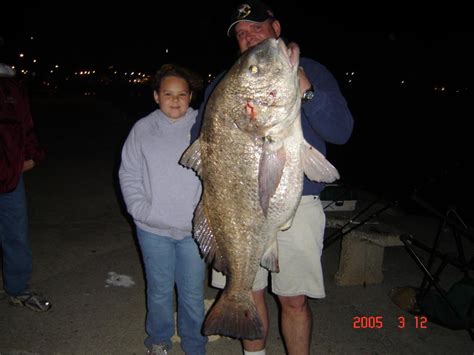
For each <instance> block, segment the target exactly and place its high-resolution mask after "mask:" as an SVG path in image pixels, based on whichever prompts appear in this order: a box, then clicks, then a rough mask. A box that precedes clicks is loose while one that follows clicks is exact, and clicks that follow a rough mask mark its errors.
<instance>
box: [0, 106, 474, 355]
mask: <svg viewBox="0 0 474 355" xmlns="http://www.w3.org/2000/svg"><path fill="white" fill-rule="evenodd" d="M90 105H91V107H93V108H94V110H95V115H92V116H91V117H88V116H87V115H84V114H83V113H84V112H82V111H81V112H80V113H77V112H76V113H71V115H70V116H66V115H62V114H60V113H57V115H56V116H54V115H51V117H49V118H48V119H50V120H51V122H54V125H49V126H48V125H46V124H45V123H44V122H45V121H42V123H43V125H42V127H41V129H40V133H41V138H42V141H43V143H44V144H45V145H46V146H47V147H48V150H49V154H48V159H47V160H46V161H45V162H44V164H43V165H41V166H39V167H37V168H36V169H35V170H33V171H32V172H30V173H28V175H27V177H26V184H27V191H28V199H29V209H30V222H31V223H30V235H31V240H32V247H33V253H34V275H33V280H32V281H33V282H32V286H33V287H34V288H36V289H38V290H41V291H42V292H44V293H45V294H46V295H48V297H50V299H51V301H52V303H53V308H52V309H51V311H49V312H48V313H44V314H37V313H34V312H31V311H29V310H27V309H18V308H14V307H11V306H9V305H8V303H7V300H6V299H5V295H4V294H2V293H0V354H1V355H5V354H16V355H19V354H22V355H24V354H143V353H144V351H145V348H144V346H143V339H144V337H145V333H144V319H145V293H144V280H143V271H142V265H141V262H140V257H139V254H138V251H137V247H136V244H135V240H134V237H133V232H132V228H131V226H130V224H129V221H128V220H127V218H126V215H125V214H124V213H123V212H122V209H121V206H120V202H119V201H120V198H119V196H118V194H117V190H116V179H115V177H116V169H117V157H118V147H119V145H120V142H121V141H122V139H123V134H124V131H125V130H126V128H127V126H128V123H127V122H126V121H124V118H123V116H121V115H120V113H117V115H115V116H114V115H111V114H110V110H111V108H110V107H105V106H104V105H103V104H101V105H97V104H96V103H90ZM83 106H84V105H83ZM91 107H89V109H90V108H91ZM40 108H43V109H45V108H47V103H43V106H42V107H40ZM84 110H85V109H84ZM103 111H107V112H108V115H110V116H111V117H115V119H116V121H114V122H112V121H111V118H108V120H107V121H106V122H109V123H111V124H110V125H99V126H97V124H96V122H94V117H97V115H100V114H102V112H103ZM41 119H42V120H46V119H47V118H44V117H41ZM66 120H67V121H66ZM53 126H54V127H53ZM366 202H368V200H367V201H364V200H363V199H362V200H361V204H363V203H366ZM384 216H385V217H384V220H385V222H387V223H390V224H392V225H396V226H397V227H398V228H401V229H403V230H405V231H407V232H410V233H413V234H414V235H416V236H418V237H419V238H422V239H425V240H426V239H429V238H430V236H432V235H433V234H434V233H435V230H436V225H435V223H434V221H433V220H432V219H431V218H428V217H422V216H417V215H407V214H403V213H399V212H397V213H394V211H388V213H386V214H384ZM450 242H451V241H450V240H447V241H446V244H447V245H448V244H450ZM443 243H444V242H443ZM339 251H340V246H339V243H335V244H334V245H332V246H331V247H330V248H328V249H327V250H326V251H325V252H324V254H323V264H324V271H325V279H326V288H327V298H325V299H323V300H311V301H310V305H311V309H312V312H313V316H314V329H313V343H312V351H311V353H312V354H472V353H473V351H474V346H473V344H474V343H473V342H472V341H471V340H470V338H469V336H468V334H467V332H465V331H453V330H449V329H446V328H443V327H440V326H437V325H435V324H432V323H427V324H426V326H427V328H416V322H415V319H414V317H413V316H412V315H410V314H408V313H405V312H404V311H403V310H401V309H399V308H398V307H397V306H396V305H394V304H393V303H392V301H391V300H390V298H389V297H388V292H389V291H390V289H391V288H392V287H395V286H405V285H414V286H416V285H418V284H419V282H420V281H421V277H422V274H421V272H420V271H419V269H418V268H417V267H416V265H415V264H414V262H413V261H412V259H411V258H410V257H409V256H408V254H407V253H406V251H405V250H404V248H403V247H391V248H386V250H385V259H384V281H383V282H382V283H380V284H376V285H366V286H365V287H364V286H362V285H361V286H350V287H349V286H344V287H342V286H337V285H336V284H335V283H334V274H335V272H336V271H337V270H338V263H339ZM111 273H114V274H111ZM446 274H447V275H448V276H449V278H448V279H447V280H446V283H449V282H452V281H454V280H456V279H457V278H459V275H458V274H457V272H456V270H451V269H449V267H448V270H447V273H446ZM108 281H109V282H111V283H109V282H108ZM130 281H133V282H134V284H131V282H130ZM120 282H122V283H123V284H124V285H127V286H129V287H124V286H117V285H114V283H115V284H117V283H120ZM215 296H216V290H214V289H212V288H210V287H208V288H207V289H206V297H207V298H209V299H212V298H214V297H215ZM268 301H269V302H268V303H269V308H270V321H271V328H270V330H269V337H268V347H267V353H268V354H284V353H285V352H284V348H283V345H282V340H281V335H280V333H279V330H278V312H277V307H276V303H275V302H274V300H273V298H272V296H271V295H270V294H269V295H268ZM358 316H360V317H371V316H379V317H382V322H383V326H382V327H381V328H379V329H354V319H355V317H358ZM400 316H404V317H405V319H406V327H405V328H403V329H399V328H398V326H397V324H398V321H397V319H398V317H400ZM207 350H208V354H240V353H241V348H240V345H239V342H238V341H236V340H232V339H227V338H220V339H218V340H215V341H212V342H210V343H209V345H208V347H207ZM182 353H183V352H182V351H181V349H180V347H179V345H178V344H177V345H176V346H175V347H174V348H173V350H172V351H171V354H182Z"/></svg>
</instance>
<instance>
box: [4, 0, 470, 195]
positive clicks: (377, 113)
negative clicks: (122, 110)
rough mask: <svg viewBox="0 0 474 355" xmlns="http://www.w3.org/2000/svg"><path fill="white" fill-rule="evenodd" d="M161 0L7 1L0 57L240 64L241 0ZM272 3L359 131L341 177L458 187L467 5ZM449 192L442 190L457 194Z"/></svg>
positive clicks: (466, 114)
mask: <svg viewBox="0 0 474 355" xmlns="http://www.w3.org/2000/svg"><path fill="white" fill-rule="evenodd" d="M157 3H158V2H157ZM162 3H163V2H160V3H159V4H157V5H155V4H153V5H150V4H152V3H151V2H149V1H147V2H141V1H133V2H128V3H126V4H117V3H111V2H110V3H106V4H104V3H103V2H99V1H95V2H92V1H89V0H86V1H81V2H70V3H65V2H62V3H59V5H51V2H45V1H43V2H41V1H39V2H35V5H28V6H27V5H23V6H16V7H15V8H14V9H11V10H10V9H9V8H8V7H6V6H5V5H2V8H1V11H2V16H1V17H2V19H1V22H0V36H2V37H4V39H5V48H4V49H5V50H4V51H3V53H2V57H3V58H0V59H2V61H4V62H7V63H9V64H15V65H17V67H18V68H20V67H21V61H28V60H31V58H37V59H38V61H39V64H38V67H40V66H41V65H43V66H48V65H49V66H51V65H54V64H57V65H58V66H59V68H60V70H62V71H63V73H64V74H65V75H70V73H73V72H74V71H77V70H82V69H96V70H98V71H100V70H104V69H106V68H110V67H111V66H113V68H114V70H115V69H117V70H119V71H122V72H124V71H128V72H130V71H135V72H138V71H141V72H145V73H147V74H152V73H153V72H154V71H155V70H156V69H158V68H159V67H160V66H161V65H162V64H164V63H169V62H174V63H179V64H182V65H186V66H189V67H190V68H192V69H194V70H196V71H198V72H200V73H201V74H202V75H203V76H206V75H207V74H208V73H212V74H213V75H215V74H218V73H219V72H221V71H223V70H225V69H227V68H228V67H229V66H230V65H231V64H232V63H233V62H234V60H235V59H236V57H237V55H238V53H237V44H236V42H235V40H234V39H231V38H228V37H227V36H226V31H227V26H228V24H229V17H230V13H231V10H232V9H233V8H234V5H235V4H236V3H239V2H235V1H228V2H227V1H221V2H212V3H211V2H193V3H192V5H189V4H188V3H186V2H168V3H166V4H162ZM268 3H269V4H270V5H271V6H272V7H273V9H274V12H275V14H276V16H277V18H278V19H279V20H280V22H281V25H282V30H283V33H282V35H283V37H285V38H286V39H288V40H289V41H295V42H297V43H298V44H299V45H300V48H301V53H302V56H307V57H311V58H313V59H315V60H317V61H319V62H321V63H322V64H324V65H325V66H327V67H328V68H329V69H330V71H331V72H332V73H333V74H334V75H335V77H336V79H337V80H338V82H339V84H340V86H341V89H342V91H343V93H344V95H345V96H346V98H347V99H348V103H349V106H350V109H351V111H352V113H353V115H354V118H355V122H356V124H355V129H354V134H353V136H352V138H351V140H350V141H349V143H348V144H346V145H344V146H342V147H337V146H332V147H330V149H329V152H328V154H330V156H329V158H330V159H331V160H332V161H335V163H336V165H337V166H338V167H339V168H341V170H342V171H343V174H344V176H345V177H347V178H349V179H352V181H354V182H357V183H360V184H362V185H364V184H365V185H369V187H370V188H371V189H376V185H377V184H378V187H379V188H380V190H383V191H382V192H384V193H386V192H387V186H389V187H390V188H389V189H388V192H392V191H395V192H396V191H397V189H398V190H403V191H404V192H406V191H411V189H412V188H413V186H415V185H417V184H420V182H422V181H424V180H426V179H427V178H428V177H430V176H434V175H439V174H440V172H441V173H442V172H443V171H445V170H448V169H452V166H454V165H456V166H458V167H459V166H460V167H461V173H459V174H460V175H455V179H456V180H459V177H461V176H464V177H465V176H467V175H466V174H465V171H464V170H463V169H465V168H464V167H466V166H468V165H470V164H471V163H470V161H471V160H472V158H471V154H470V150H469V149H466V146H467V145H469V144H470V143H469V142H470V141H471V140H472V139H471V134H470V132H471V131H472V129H471V128H470V122H471V121H472V118H473V117H474V109H473V105H472V102H473V100H472V98H473V94H474V85H473V83H474V70H473V63H474V54H473V52H474V28H473V27H474V26H473V25H474V22H473V21H472V12H471V11H470V10H469V9H467V5H464V6H460V5H457V4H455V3H454V2H450V3H442V4H440V5H439V6H435V5H433V4H431V5H429V6H428V5H424V6H423V5H416V6H418V7H417V8H415V4H414V2H413V1H410V2H406V3H403V2H399V1H397V2H388V3H387V2H384V3H383V4H380V5H371V6H370V7H369V6H368V5H364V4H361V3H359V2H358V3H353V4H349V5H347V4H344V5H343V3H339V2H332V3H331V4H327V3H325V2H324V3H323V2H320V1H302V2H295V1H293V2H276V1H268ZM289 3H290V4H291V6H289V5H288V4H289ZM283 4H286V5H285V6H283ZM31 36H33V40H31ZM166 50H168V52H166ZM19 53H24V54H25V57H24V58H23V59H20V58H19V57H18V54H19ZM350 73H354V75H353V77H351V75H352V74H350ZM348 74H349V76H348ZM348 79H352V81H350V82H349V81H348ZM147 90H149V89H148V88H147ZM440 90H443V91H442V92H441V91H440ZM147 95H148V92H147ZM146 97H147V98H148V96H146ZM148 101H149V103H150V105H151V104H153V102H152V101H151V100H148ZM133 117H134V118H138V113H137V112H134V113H133ZM458 170H459V169H458ZM456 174H458V173H456ZM464 180H466V181H467V180H468V179H464ZM458 186H462V185H461V184H458ZM450 188H451V187H446V186H445V187H443V189H444V191H445V192H446V193H448V194H449V195H450V196H453V194H452V193H450V190H449V189H450ZM436 192H437V193H438V192H439V190H437V191H436ZM461 199H462V200H463V201H467V200H466V199H465V198H462V196H461Z"/></svg>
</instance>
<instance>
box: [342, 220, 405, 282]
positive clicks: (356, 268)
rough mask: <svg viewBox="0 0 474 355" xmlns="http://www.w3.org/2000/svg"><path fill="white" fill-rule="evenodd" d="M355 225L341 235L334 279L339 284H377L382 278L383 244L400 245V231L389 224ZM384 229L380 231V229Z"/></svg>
mask: <svg viewBox="0 0 474 355" xmlns="http://www.w3.org/2000/svg"><path fill="white" fill-rule="evenodd" d="M370 229H371V230H370V231H369V230H368V228H367V227H366V228H363V229H362V228H361V229H360V230H359V229H355V230H353V231H351V232H350V233H348V234H347V235H345V236H344V237H343V239H342V249H341V255H340V261H339V270H338V271H337V273H336V275H335V282H336V284H337V285H339V286H351V285H364V284H378V283H381V282H382V281H383V272H382V264H383V256H384V249H385V247H390V246H403V243H402V242H401V241H400V239H399V236H400V234H401V233H400V232H398V231H395V230H393V229H390V228H385V229H384V228H380V226H378V228H377V230H376V231H374V230H373V227H371V228H370ZM383 229H384V231H382V230H383Z"/></svg>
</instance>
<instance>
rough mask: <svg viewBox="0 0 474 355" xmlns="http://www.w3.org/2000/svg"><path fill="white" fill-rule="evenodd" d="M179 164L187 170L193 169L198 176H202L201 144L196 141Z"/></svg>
mask: <svg viewBox="0 0 474 355" xmlns="http://www.w3.org/2000/svg"><path fill="white" fill-rule="evenodd" d="M179 163H180V164H181V165H183V166H185V167H187V168H190V169H193V170H194V171H195V172H196V174H197V175H198V176H201V143H200V140H199V139H196V140H195V141H194V143H193V144H191V145H190V146H189V147H188V148H187V149H186V150H185V152H184V153H183V155H182V156H181V159H180V160H179Z"/></svg>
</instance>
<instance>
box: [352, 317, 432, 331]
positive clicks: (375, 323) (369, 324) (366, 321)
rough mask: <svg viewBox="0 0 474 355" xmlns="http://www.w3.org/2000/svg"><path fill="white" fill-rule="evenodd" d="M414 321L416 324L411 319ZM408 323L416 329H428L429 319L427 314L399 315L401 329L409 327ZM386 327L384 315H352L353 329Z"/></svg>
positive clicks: (398, 325)
mask: <svg viewBox="0 0 474 355" xmlns="http://www.w3.org/2000/svg"><path fill="white" fill-rule="evenodd" d="M412 320H413V321H414V325H413V324H411V321H412ZM407 323H410V324H411V327H414V328H415V329H427V328H428V326H427V323H428V319H427V318H426V317H425V316H412V317H408V318H407V317H405V316H398V317H397V327H398V328H399V329H405V328H407ZM383 327H384V318H383V316H377V315H374V316H354V317H352V328H353V329H381V328H383Z"/></svg>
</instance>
